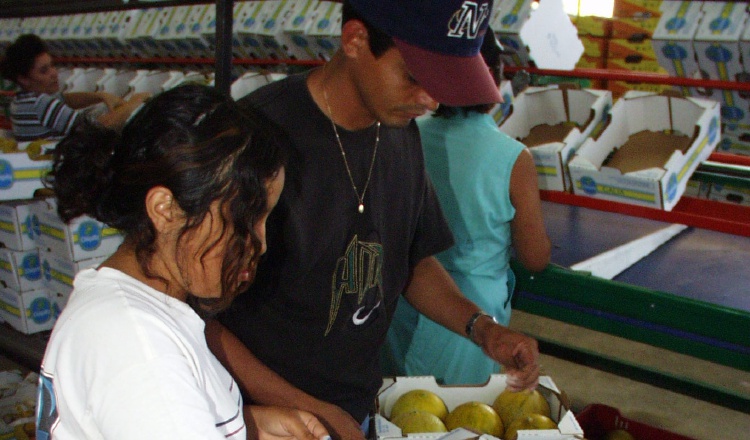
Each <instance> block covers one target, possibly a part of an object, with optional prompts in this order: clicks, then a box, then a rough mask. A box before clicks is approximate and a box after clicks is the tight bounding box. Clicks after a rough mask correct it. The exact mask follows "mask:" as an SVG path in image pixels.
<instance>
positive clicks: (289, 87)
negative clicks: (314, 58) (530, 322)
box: [237, 74, 307, 107]
mask: <svg viewBox="0 0 750 440" xmlns="http://www.w3.org/2000/svg"><path fill="white" fill-rule="evenodd" d="M306 78H307V75H304V74H295V75H289V76H287V77H285V78H282V79H279V80H276V81H273V82H271V83H269V84H266V85H264V86H262V87H259V88H258V89H256V90H254V91H252V92H250V93H248V94H247V95H245V96H244V97H242V98H240V99H238V100H237V104H239V105H240V106H241V107H242V106H250V107H265V106H267V105H269V104H272V103H278V102H279V101H280V100H284V99H290V98H291V97H292V96H293V95H294V94H295V93H298V92H299V91H300V90H304V88H305V87H306V84H305V79H306Z"/></svg>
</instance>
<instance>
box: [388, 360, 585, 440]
mask: <svg viewBox="0 0 750 440" xmlns="http://www.w3.org/2000/svg"><path fill="white" fill-rule="evenodd" d="M505 378H506V376H505V375H503V374H493V375H492V376H491V377H490V378H489V380H488V382H487V383H486V384H485V385H478V386H440V385H438V384H437V382H435V378H434V377H432V376H417V377H396V378H385V380H384V381H383V386H382V387H381V388H380V392H379V393H378V398H377V402H376V403H377V412H376V414H375V436H376V437H375V438H376V439H377V440H385V439H393V440H396V439H406V438H409V439H411V438H415V437H416V438H425V439H438V438H440V437H442V436H444V435H445V434H444V433H420V434H409V435H408V436H404V435H403V434H402V433H401V429H399V428H398V427H397V426H396V425H394V424H392V423H391V422H389V421H388V417H389V416H390V413H391V408H392V407H393V404H394V403H395V402H396V400H397V399H398V398H399V397H400V396H401V395H402V394H404V393H405V392H407V391H411V390H415V389H423V390H428V391H432V392H434V393H435V394H437V395H438V396H440V397H441V398H442V399H443V401H444V402H445V404H446V406H447V407H448V411H451V410H453V409H454V408H455V407H456V406H458V405H460V404H462V403H465V402H469V401H479V402H483V403H486V404H488V405H492V403H493V402H494V401H495V399H496V398H497V396H498V395H499V394H500V393H501V392H502V391H503V390H505V386H506V385H505ZM539 383H540V387H539V390H540V392H541V393H542V394H543V395H544V397H545V398H546V399H547V401H548V402H549V404H550V409H551V412H552V414H551V415H552V420H554V421H555V422H556V423H557V424H558V429H556V430H538V431H528V430H522V431H518V439H519V440H522V439H528V438H535V439H546V440H573V439H575V438H582V435H583V430H582V429H581V427H580V425H579V424H578V421H577V420H576V419H575V416H574V415H573V412H572V411H570V404H569V403H568V401H567V398H566V396H565V394H564V393H563V392H561V391H560V390H559V389H558V388H557V386H556V385H555V383H554V382H553V381H552V379H551V378H550V377H549V376H541V377H540V378H539ZM576 436H578V437H576ZM472 438H474V439H476V434H474V435H473V437H472ZM481 438H489V439H494V438H495V437H492V436H487V435H484V436H481V437H480V439H481Z"/></svg>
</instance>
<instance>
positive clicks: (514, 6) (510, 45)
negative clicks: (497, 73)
mask: <svg viewBox="0 0 750 440" xmlns="http://www.w3.org/2000/svg"><path fill="white" fill-rule="evenodd" d="M530 13H531V0H499V1H498V2H496V6H495V13H494V15H493V17H491V19H492V21H491V22H490V27H491V28H492V30H494V31H495V36H496V37H497V39H498V41H500V44H502V45H503V47H504V48H505V50H506V51H508V52H510V53H508V54H507V55H503V56H502V60H503V62H504V63H505V64H507V65H509V66H528V65H529V61H530V56H529V49H528V48H527V47H526V44H525V43H524V42H523V40H521V35H520V32H521V27H523V25H524V23H526V21H527V20H528V19H529V14H530ZM511 51H512V52H511Z"/></svg>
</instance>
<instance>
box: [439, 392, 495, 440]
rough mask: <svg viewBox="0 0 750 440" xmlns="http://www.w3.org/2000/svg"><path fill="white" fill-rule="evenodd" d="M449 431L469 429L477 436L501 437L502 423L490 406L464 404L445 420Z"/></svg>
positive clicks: (476, 403)
mask: <svg viewBox="0 0 750 440" xmlns="http://www.w3.org/2000/svg"><path fill="white" fill-rule="evenodd" d="M445 427H446V428H448V430H449V431H453V430H454V429H456V428H466V429H470V430H472V431H474V432H477V433H479V434H489V435H494V436H495V437H502V436H503V432H504V429H503V421H502V420H501V419H500V416H499V415H498V414H497V412H495V410H494V409H492V407H491V406H490V405H487V404H486V403H482V402H476V401H472V402H466V403H462V404H461V405H458V406H457V407H455V408H454V409H453V411H451V412H450V413H448V417H446V418H445Z"/></svg>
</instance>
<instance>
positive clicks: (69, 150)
mask: <svg viewBox="0 0 750 440" xmlns="http://www.w3.org/2000/svg"><path fill="white" fill-rule="evenodd" d="M278 136H281V135H280V134H279V132H277V131H275V130H274V129H273V125H272V124H270V123H269V122H268V121H266V120H264V119H262V117H261V116H252V115H250V116H248V115H247V114H242V113H240V112H239V111H238V110H237V108H236V107H235V104H234V102H233V101H232V100H231V99H230V98H226V97H224V96H223V95H222V94H220V93H219V92H218V91H216V90H214V89H213V88H210V87H206V86H197V85H187V86H181V87H178V88H175V89H172V90H170V91H167V92H164V93H162V94H160V95H158V96H157V97H155V98H154V99H152V100H151V101H149V102H148V103H147V104H146V105H145V106H144V107H143V108H142V109H141V110H140V111H139V112H138V113H136V115H135V116H134V117H133V119H132V120H131V121H130V122H129V123H128V124H127V125H126V126H125V128H124V129H123V131H122V133H121V134H117V133H115V132H114V131H111V130H108V129H105V128H103V127H102V126H100V125H94V124H89V123H84V124H80V125H76V127H74V128H73V131H72V132H71V134H70V135H68V136H67V137H65V138H64V139H63V140H62V141H61V142H60V143H59V144H58V146H57V148H56V150H55V153H54V154H55V159H54V165H53V170H52V172H51V173H50V175H49V178H48V183H49V186H50V187H51V188H52V189H54V191H55V193H56V197H57V199H58V200H57V203H58V212H59V214H60V216H61V217H62V218H63V220H65V221H69V220H71V219H73V218H76V217H78V216H80V215H84V214H85V215H88V216H90V217H93V218H96V219H98V220H100V221H102V222H104V223H106V224H108V225H110V226H112V227H115V228H117V229H119V230H120V231H121V232H122V233H123V234H124V237H125V238H124V241H123V244H122V245H121V246H120V247H119V249H118V250H117V251H116V252H115V253H114V254H113V255H112V256H111V257H110V258H109V259H107V260H106V261H105V262H104V263H102V265H101V266H99V267H98V268H89V269H85V270H83V271H81V272H79V273H78V275H77V276H76V278H75V282H74V291H73V293H72V295H71V297H70V300H69V302H68V304H67V306H66V307H65V309H64V310H63V313H62V314H61V316H60V318H59V319H58V321H57V323H56V325H55V328H54V330H53V331H52V335H51V337H50V341H49V344H48V346H47V350H46V353H45V356H44V360H43V362H42V368H41V375H40V376H41V378H40V386H39V402H38V412H37V439H39V440H43V439H47V438H53V439H60V440H64V439H77V440H80V439H105V438H106V439H139V440H140V439H144V438H154V439H156V438H158V439H180V440H185V439H201V440H206V439H225V438H231V439H243V440H244V439H245V438H250V439H256V438H259V439H261V440H263V439H291V438H299V439H301V440H315V439H319V438H321V437H324V436H326V435H327V431H326V429H325V427H324V426H323V425H322V424H321V423H320V422H319V421H318V420H317V419H316V418H315V417H314V416H313V415H311V414H309V413H306V412H303V411H297V410H291V409H283V408H273V407H260V406H252V405H243V399H242V396H241V395H240V390H239V387H238V385H237V383H236V382H235V381H234V379H233V378H232V377H231V376H230V374H229V373H228V372H227V371H226V370H225V369H224V368H223V367H222V366H221V364H220V363H219V362H218V361H217V360H216V358H215V357H214V356H213V355H212V354H211V352H210V351H209V349H208V347H207V346H206V341H205V337H204V333H203V329H204V320H203V319H204V318H205V317H208V316H211V315H213V314H214V313H216V312H218V311H220V310H222V309H223V308H225V307H226V306H227V305H228V304H229V303H230V302H231V301H232V299H233V298H234V297H235V296H236V295H237V294H239V293H240V292H242V291H243V290H245V288H246V287H247V285H248V283H250V282H252V280H253V278H254V276H255V267H256V263H257V261H258V259H259V258H260V256H261V255H262V254H263V253H264V252H265V247H266V246H265V221H266V218H267V216H268V213H269V212H270V211H271V209H273V207H274V206H275V204H276V202H277V201H278V198H279V194H280V193H281V190H282V188H283V186H284V164H285V155H284V152H283V150H282V148H281V147H280V146H279V144H278V142H277V139H278Z"/></svg>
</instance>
